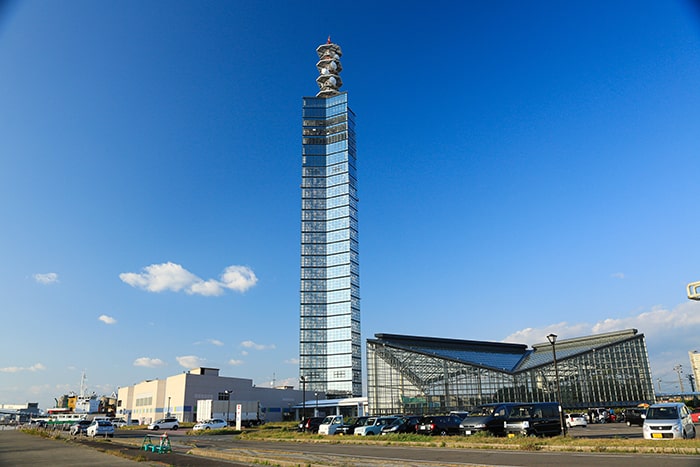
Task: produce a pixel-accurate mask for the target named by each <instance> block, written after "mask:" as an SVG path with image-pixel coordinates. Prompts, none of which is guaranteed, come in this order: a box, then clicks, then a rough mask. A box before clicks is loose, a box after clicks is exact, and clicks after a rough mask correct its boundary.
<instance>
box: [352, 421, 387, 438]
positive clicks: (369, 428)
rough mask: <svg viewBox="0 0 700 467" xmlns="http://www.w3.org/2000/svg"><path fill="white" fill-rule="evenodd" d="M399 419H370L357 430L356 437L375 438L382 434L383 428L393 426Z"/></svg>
mask: <svg viewBox="0 0 700 467" xmlns="http://www.w3.org/2000/svg"><path fill="white" fill-rule="evenodd" d="M397 419H398V417H369V418H368V419H367V422H366V423H365V424H364V425H362V426H358V427H356V428H355V433H354V434H355V436H373V435H378V434H380V433H381V432H382V427H384V426H386V425H391V424H392V423H394V421H395V420H397Z"/></svg>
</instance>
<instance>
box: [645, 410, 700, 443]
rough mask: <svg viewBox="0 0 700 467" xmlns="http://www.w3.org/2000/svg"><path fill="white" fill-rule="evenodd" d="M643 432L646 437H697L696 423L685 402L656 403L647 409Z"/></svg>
mask: <svg viewBox="0 0 700 467" xmlns="http://www.w3.org/2000/svg"><path fill="white" fill-rule="evenodd" d="M642 432H643V433H644V439H675V438H683V439H686V438H695V425H693V420H692V419H691V418H690V410H689V409H688V407H687V406H686V405H685V404H683V403H680V402H671V403H665V404H654V405H651V406H649V408H648V409H647V415H646V418H645V419H644V425H642Z"/></svg>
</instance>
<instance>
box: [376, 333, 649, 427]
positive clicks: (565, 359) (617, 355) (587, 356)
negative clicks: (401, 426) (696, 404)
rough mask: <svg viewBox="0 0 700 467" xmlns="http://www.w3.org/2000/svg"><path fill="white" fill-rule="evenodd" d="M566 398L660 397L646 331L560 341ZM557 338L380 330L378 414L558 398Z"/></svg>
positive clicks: (584, 404)
mask: <svg viewBox="0 0 700 467" xmlns="http://www.w3.org/2000/svg"><path fill="white" fill-rule="evenodd" d="M555 350H556V360H557V366H558V369H559V382H560V385H561V398H562V406H563V407H564V408H565V409H577V410H582V409H586V408H594V407H607V408H611V407H634V406H636V405H638V404H640V403H653V402H654V388H653V385H652V378H651V369H650V366H649V357H648V355H647V350H646V343H645V341H644V334H639V333H638V332H637V330H636V329H629V330H625V331H619V332H612V333H607V334H598V335H594V336H589V337H580V338H575V339H562V340H560V341H557V342H556V348H555ZM555 374H556V372H555V367H554V355H553V351H552V345H551V344H549V343H543V344H536V345H533V347H532V349H528V348H527V346H526V345H524V344H505V343H500V342H479V341H467V340H457V339H439V338H431V337H414V336H402V335H395V334H375V338H374V339H368V340H367V379H368V394H367V395H368V399H369V407H370V408H371V410H372V413H373V414H375V415H380V414H394V413H412V414H423V413H447V412H449V411H452V410H460V411H461V410H470V409H471V408H473V407H474V406H477V405H480V404H485V403H492V402H549V401H556V400H557V386H556V378H555Z"/></svg>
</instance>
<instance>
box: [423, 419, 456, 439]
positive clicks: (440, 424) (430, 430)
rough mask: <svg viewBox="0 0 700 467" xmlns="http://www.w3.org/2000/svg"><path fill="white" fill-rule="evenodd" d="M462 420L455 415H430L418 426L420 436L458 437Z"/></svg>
mask: <svg viewBox="0 0 700 467" xmlns="http://www.w3.org/2000/svg"><path fill="white" fill-rule="evenodd" d="M461 422H462V419H461V418H459V417H457V416H454V415H430V416H427V417H423V418H421V420H420V422H419V423H418V425H417V426H416V433H418V434H419V435H440V436H447V435H458V434H459V432H460V429H459V424H460V423H461Z"/></svg>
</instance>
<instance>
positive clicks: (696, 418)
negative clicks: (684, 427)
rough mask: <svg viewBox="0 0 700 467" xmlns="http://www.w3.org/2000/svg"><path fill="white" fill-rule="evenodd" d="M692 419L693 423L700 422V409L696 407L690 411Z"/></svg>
mask: <svg viewBox="0 0 700 467" xmlns="http://www.w3.org/2000/svg"><path fill="white" fill-rule="evenodd" d="M690 419H691V420H692V421H693V423H700V409H695V410H693V411H692V412H690Z"/></svg>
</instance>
